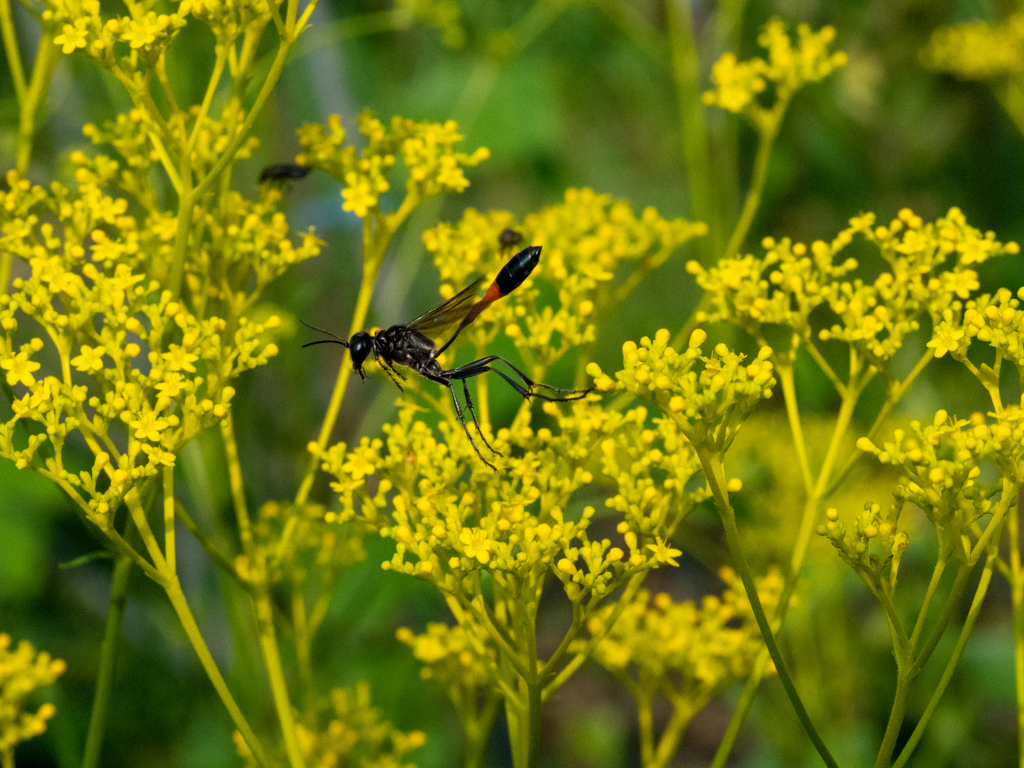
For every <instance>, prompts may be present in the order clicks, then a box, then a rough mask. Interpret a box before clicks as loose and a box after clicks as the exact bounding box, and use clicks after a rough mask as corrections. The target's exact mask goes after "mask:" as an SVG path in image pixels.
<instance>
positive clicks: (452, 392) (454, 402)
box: [424, 374, 503, 472]
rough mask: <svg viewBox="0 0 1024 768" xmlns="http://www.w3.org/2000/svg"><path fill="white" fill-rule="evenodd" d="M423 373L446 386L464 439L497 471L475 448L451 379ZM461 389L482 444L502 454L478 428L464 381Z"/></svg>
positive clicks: (474, 411)
mask: <svg viewBox="0 0 1024 768" xmlns="http://www.w3.org/2000/svg"><path fill="white" fill-rule="evenodd" d="M424 375H425V376H426V378H428V379H430V380H431V381H436V382H437V383H438V384H440V385H441V386H443V387H447V388H448V393H449V394H450V395H451V396H452V405H454V406H455V415H456V416H458V417H459V423H461V424H462V429H463V431H464V432H465V433H466V439H467V440H469V444H470V445H472V446H473V450H474V451H476V455H477V456H479V457H480V461H482V462H483V463H484V464H486V465H487V466H488V467H490V468H491V469H493V470H494V471H495V472H497V471H498V468H497V467H496V466H494V465H493V464H491V462H489V461H488V460H487V459H485V458H484V455H483V454H482V453H480V449H479V448H477V446H476V442H475V441H474V440H473V435H471V434H470V432H469V426H468V425H467V424H466V417H465V415H464V414H463V413H462V406H461V405H460V404H459V398H458V397H456V396H455V389H454V387H452V383H451V381H450V380H449V379H447V378H446V377H445V376H444V375H443V374H442V375H440V376H433V375H426V374H424ZM462 391H463V392H465V393H466V405H467V406H468V407H469V413H470V415H471V416H472V417H473V424H474V425H476V431H477V432H478V433H479V434H480V439H481V440H483V441H484V445H486V446H487V448H488V449H489V450H490V451H491V453H493V454H494V455H495V456H502V455H503V454H502V453H500V452H499V451H496V450H494V448H492V447H491V444H490V443H489V442H487V438H486V437H485V436H484V433H483V430H482V429H480V422H479V421H478V420H477V418H476V410H475V409H474V408H473V400H472V399H471V398H470V396H469V389H468V388H467V387H466V382H465V381H463V382H462Z"/></svg>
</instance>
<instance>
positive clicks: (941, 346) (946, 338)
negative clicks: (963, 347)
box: [928, 322, 964, 357]
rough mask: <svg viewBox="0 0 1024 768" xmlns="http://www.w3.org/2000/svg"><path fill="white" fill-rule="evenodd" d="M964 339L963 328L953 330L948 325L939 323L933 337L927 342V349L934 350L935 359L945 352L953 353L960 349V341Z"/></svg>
mask: <svg viewBox="0 0 1024 768" xmlns="http://www.w3.org/2000/svg"><path fill="white" fill-rule="evenodd" d="M963 337H964V331H963V328H954V327H953V326H952V325H950V324H949V323H945V322H944V323H940V324H939V327H938V328H936V329H935V337H934V338H933V339H932V340H931V341H929V342H928V347H929V348H930V349H934V350H935V356H936V357H942V356H943V355H945V354H946V353H947V352H955V351H956V350H957V349H959V348H960V339H962V338H963Z"/></svg>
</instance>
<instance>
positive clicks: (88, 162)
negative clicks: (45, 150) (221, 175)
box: [72, 100, 259, 212]
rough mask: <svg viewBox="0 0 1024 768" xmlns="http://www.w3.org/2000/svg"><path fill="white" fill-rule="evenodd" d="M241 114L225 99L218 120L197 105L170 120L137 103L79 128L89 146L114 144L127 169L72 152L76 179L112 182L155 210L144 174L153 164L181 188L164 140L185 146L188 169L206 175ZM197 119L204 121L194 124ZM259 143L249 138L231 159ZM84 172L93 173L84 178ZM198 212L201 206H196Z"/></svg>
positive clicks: (180, 147) (246, 154)
mask: <svg viewBox="0 0 1024 768" xmlns="http://www.w3.org/2000/svg"><path fill="white" fill-rule="evenodd" d="M245 117H246V115H245V111H244V110H242V109H241V107H240V106H239V104H238V102H237V101H236V100H229V101H228V102H227V103H226V104H225V105H224V108H223V110H222V111H221V115H220V118H219V119H211V118H210V116H209V115H208V114H205V113H203V112H202V110H201V109H200V108H199V107H198V106H192V107H190V108H189V109H188V110H187V111H182V112H178V113H177V114H176V115H175V119H173V120H170V121H164V119H163V117H162V116H160V115H159V114H158V113H155V112H151V111H149V110H147V109H143V108H138V107H136V108H134V109H132V110H130V111H129V112H128V113H127V114H120V115H118V116H117V117H116V118H114V119H113V120H106V121H104V123H103V125H102V126H96V125H94V124H92V123H88V124H86V125H85V126H83V128H82V133H83V134H84V135H85V136H86V137H87V138H89V139H90V140H91V141H92V143H93V144H99V145H104V144H105V145H109V146H112V147H114V148H115V149H116V150H117V151H118V152H119V153H120V155H121V157H122V158H124V162H125V165H126V166H127V167H125V168H124V169H120V168H119V166H118V164H117V163H115V162H114V161H112V160H111V159H110V158H108V157H104V156H102V155H100V156H98V157H96V158H92V159H90V158H88V157H87V156H86V155H85V154H84V153H81V152H75V153H73V154H72V162H74V163H75V164H76V165H79V166H81V169H80V170H79V171H78V176H77V177H76V178H77V179H78V181H79V182H83V181H86V180H91V181H95V182H96V183H97V184H99V185H112V186H116V187H118V188H120V189H121V190H123V191H124V192H127V193H128V194H130V195H133V196H134V197H135V198H137V199H138V201H139V203H140V204H141V205H143V206H144V207H145V208H146V210H148V211H151V212H154V211H155V210H156V209H157V203H158V199H157V197H156V196H155V195H154V190H152V189H151V187H150V180H149V178H148V171H149V169H150V168H151V167H152V166H153V165H158V164H160V165H162V167H163V169H164V171H165V172H166V173H167V174H168V178H169V181H170V182H171V184H172V185H174V186H175V188H177V189H179V190H180V187H181V180H180V178H179V176H178V169H177V168H176V167H175V165H174V163H173V162H172V161H171V158H170V155H169V153H168V151H167V149H166V148H165V146H164V143H165V142H168V143H170V145H171V146H172V147H174V148H175V149H178V150H179V151H182V152H184V150H185V149H186V148H187V150H188V152H189V168H190V171H191V173H192V174H193V175H196V176H202V175H204V174H206V173H209V172H210V170H211V169H212V168H213V166H214V164H215V163H216V162H217V161H218V160H220V158H221V157H222V156H223V153H224V150H225V148H226V147H227V145H228V143H229V142H230V141H231V140H232V139H233V138H234V136H235V134H236V133H237V131H238V128H239V126H240V125H241V124H242V122H243V121H244V120H245ZM200 118H202V125H201V126H197V121H199V120H200ZM257 146H259V140H258V139H257V138H255V137H254V136H250V137H249V139H248V140H247V141H246V142H245V143H243V144H242V146H241V147H240V148H239V149H238V151H237V153H236V154H235V158H236V159H237V160H243V159H246V158H248V157H250V156H251V155H252V151H253V150H254V149H256V147H257ZM87 171H91V172H92V173H93V174H94V176H92V177H90V176H88V175H87ZM197 210H200V211H201V210H203V209H202V207H201V206H197Z"/></svg>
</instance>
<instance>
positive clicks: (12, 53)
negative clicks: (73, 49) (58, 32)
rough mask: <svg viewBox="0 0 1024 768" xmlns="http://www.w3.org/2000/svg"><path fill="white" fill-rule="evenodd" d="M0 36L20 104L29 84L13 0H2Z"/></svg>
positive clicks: (0, 7) (15, 94) (0, 4)
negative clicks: (22, 61)
mask: <svg viewBox="0 0 1024 768" xmlns="http://www.w3.org/2000/svg"><path fill="white" fill-rule="evenodd" d="M0 36H2V37H3V41H4V54H5V55H6V56H7V67H8V69H9V70H10V73H11V83H12V84H13V85H14V97H15V99H17V102H18V106H19V108H20V106H21V105H22V104H23V103H24V101H25V93H26V89H27V86H26V85H25V69H24V67H23V66H22V64H21V51H19V50H18V33H17V31H16V30H15V29H14V17H13V16H11V0H0Z"/></svg>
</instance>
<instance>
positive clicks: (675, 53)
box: [665, 0, 722, 264]
mask: <svg viewBox="0 0 1024 768" xmlns="http://www.w3.org/2000/svg"><path fill="white" fill-rule="evenodd" d="M665 19H666V24H667V27H668V40H669V45H670V46H671V56H672V76H673V83H674V85H675V92H676V105H677V108H678V110H679V137H680V141H681V143H682V150H683V160H684V162H685V163H686V175H687V182H688V184H687V188H688V189H689V192H690V210H691V216H692V218H694V219H695V220H697V221H703V222H705V223H707V225H708V237H707V239H706V240H704V241H702V242H701V244H700V245H699V246H698V247H699V248H700V250H701V251H702V253H703V254H704V258H702V259H701V261H702V262H703V263H705V264H707V263H710V261H711V259H712V258H713V257H714V255H715V254H717V253H719V249H720V248H721V246H722V243H721V239H722V226H721V225H722V222H721V217H720V215H719V212H718V211H717V210H716V205H715V201H716V200H717V199H718V195H716V193H715V192H716V190H715V186H716V185H715V174H714V173H713V171H712V168H711V155H710V150H709V148H708V136H707V129H706V127H705V125H704V105H703V103H702V102H701V97H700V62H699V61H698V58H697V46H696V43H695V41H694V34H693V18H692V15H691V12H690V2H689V0H683V1H681V0H666V1H665Z"/></svg>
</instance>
